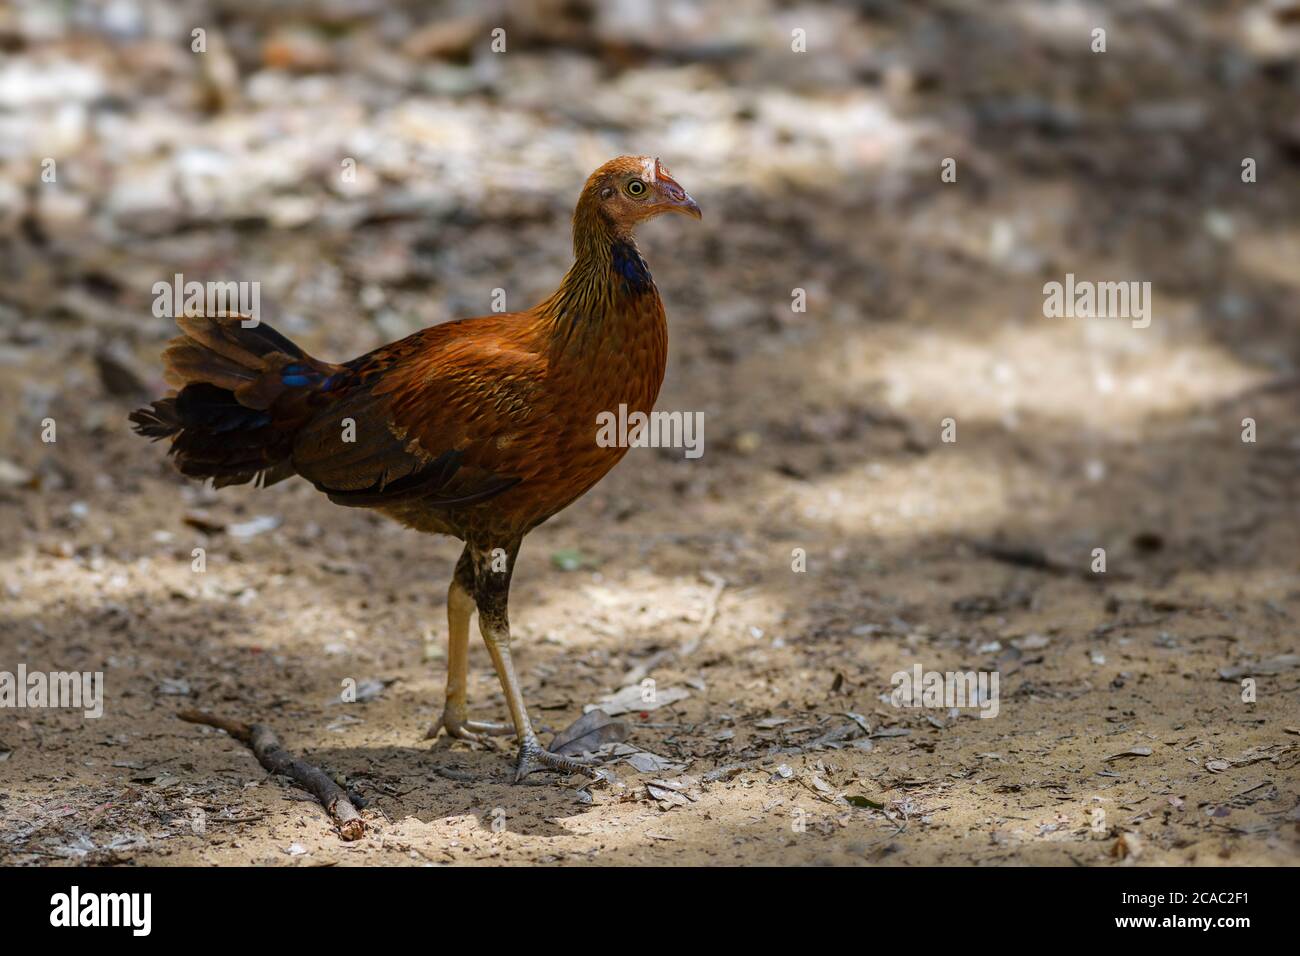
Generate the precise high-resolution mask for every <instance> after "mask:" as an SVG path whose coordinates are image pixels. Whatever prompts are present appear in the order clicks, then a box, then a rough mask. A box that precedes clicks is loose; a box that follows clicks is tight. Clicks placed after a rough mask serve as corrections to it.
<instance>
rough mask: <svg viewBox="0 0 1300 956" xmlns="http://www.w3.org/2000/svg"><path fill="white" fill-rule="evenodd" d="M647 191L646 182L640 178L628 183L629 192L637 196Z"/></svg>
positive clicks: (630, 194)
mask: <svg viewBox="0 0 1300 956" xmlns="http://www.w3.org/2000/svg"><path fill="white" fill-rule="evenodd" d="M645 193H646V184H645V183H644V182H643V181H642V180H640V179H633V180H630V181H629V182H628V184H627V194H628V195H629V196H633V197H635V198H640V197H641V196H644V195H645Z"/></svg>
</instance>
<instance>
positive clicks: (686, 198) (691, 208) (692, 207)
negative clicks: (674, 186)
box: [673, 192, 703, 219]
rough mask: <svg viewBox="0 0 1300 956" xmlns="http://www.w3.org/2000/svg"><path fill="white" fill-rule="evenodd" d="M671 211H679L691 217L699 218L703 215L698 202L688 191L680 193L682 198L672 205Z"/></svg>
mask: <svg viewBox="0 0 1300 956" xmlns="http://www.w3.org/2000/svg"><path fill="white" fill-rule="evenodd" d="M673 212H680V213H681V214H682V215H685V216H690V217H691V218H692V219H700V218H702V216H703V213H701V212H700V204H699V203H697V202H696V201H695V200H694V199H692V198H691V196H690V193H687V192H683V193H682V198H681V199H679V200H678V201H677V202H676V204H675V205H674V206H673Z"/></svg>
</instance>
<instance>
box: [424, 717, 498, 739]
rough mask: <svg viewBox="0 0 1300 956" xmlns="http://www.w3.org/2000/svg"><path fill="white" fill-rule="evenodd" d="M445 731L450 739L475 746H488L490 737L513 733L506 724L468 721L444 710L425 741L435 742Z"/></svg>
mask: <svg viewBox="0 0 1300 956" xmlns="http://www.w3.org/2000/svg"><path fill="white" fill-rule="evenodd" d="M444 730H445V731H446V732H447V736H448V737H453V738H455V739H456V740H467V741H469V742H470V743H474V744H486V743H487V738H488V737H495V736H500V735H502V734H509V733H513V731H512V730H511V729H510V728H509V727H507V726H506V725H505V724H494V723H491V722H489V721H486V720H466V719H465V718H464V717H460V716H457V715H455V714H450V713H448V712H447V711H445V710H444V711H443V712H442V716H441V717H439V718H438V722H437V723H435V724H434V725H433V726H432V727H430V728H429V732H428V733H426V734H425V735H424V739H425V740H433V739H434V738H435V737H437V736H438V734H439V733H440V732H441V731H444Z"/></svg>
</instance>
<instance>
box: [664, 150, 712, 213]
mask: <svg viewBox="0 0 1300 956" xmlns="http://www.w3.org/2000/svg"><path fill="white" fill-rule="evenodd" d="M655 173H656V176H655V184H656V185H657V186H658V188H659V195H660V197H661V200H662V201H661V202H660V203H659V208H660V210H662V211H663V212H679V213H681V214H682V215H684V216H690V217H691V218H692V219H699V218H701V213H700V204H699V203H697V202H696V201H695V200H694V199H692V198H691V194H690V193H688V192H687V191H686V190H685V189H683V188H682V187H681V184H679V183H678V182H677V180H675V179H673V177H672V176H669V175H668V170H666V169H664V168H663V167H662V166H660V165H659V160H657V159H656V160H655Z"/></svg>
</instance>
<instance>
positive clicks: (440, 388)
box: [131, 156, 700, 780]
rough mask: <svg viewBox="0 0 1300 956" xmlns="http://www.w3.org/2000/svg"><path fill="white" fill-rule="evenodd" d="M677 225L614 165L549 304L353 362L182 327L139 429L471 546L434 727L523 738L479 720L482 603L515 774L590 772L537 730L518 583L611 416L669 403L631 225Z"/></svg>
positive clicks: (219, 477)
mask: <svg viewBox="0 0 1300 956" xmlns="http://www.w3.org/2000/svg"><path fill="white" fill-rule="evenodd" d="M666 212H677V213H684V214H686V215H688V216H693V217H695V218H696V219H698V218H700V207H699V206H698V205H696V203H695V200H693V199H692V198H691V197H690V196H689V195H687V193H686V191H685V190H684V189H682V187H681V186H679V185H678V184H677V182H676V181H675V180H674V179H673V178H672V177H671V176H670V175H669V174H668V171H667V170H666V169H664V167H663V166H661V165H660V163H659V160H658V159H653V158H647V157H635V156H621V157H619V158H618V159H614V160H611V161H610V162H608V163H606V164H605V165H604V166H602V167H600V169H598V170H596V171H595V172H594V173H593V174H592V175H591V177H590V178H589V179H588V180H587V184H586V186H585V187H584V188H583V190H582V195H581V196H580V197H579V199H578V206H577V209H576V210H575V212H574V215H573V254H574V263H573V266H572V267H571V268H570V269H569V271H568V272H567V273H566V274H565V276H564V278H563V280H562V281H561V282H560V287H559V288H558V289H557V290H556V291H555V293H554V294H553V295H551V296H550V297H549V298H548V299H546V300H545V301H543V302H541V303H539V304H538V305H536V306H534V307H533V308H531V309H528V310H527V311H524V312H510V313H500V314H494V315H485V316H480V317H478V318H472V319H461V320H459V321H455V322H447V323H444V324H442V325H437V326H434V327H432V328H428V329H424V330H422V331H420V332H416V333H415V334H414V335H410V336H407V337H406V338H404V339H401V340H400V341H397V342H393V343H392V344H390V345H385V346H383V347H382V348H378V349H376V350H375V351H373V352H370V353H368V354H366V355H363V356H361V357H360V358H356V359H353V360H352V361H350V362H344V363H342V364H333V363H330V362H324V361H321V360H319V359H316V358H312V357H311V356H309V355H307V354H306V353H305V352H303V350H302V349H300V348H298V346H296V345H294V344H293V343H292V342H290V341H289V340H288V339H286V338H285V337H284V336H282V335H280V334H279V333H278V332H275V331H274V330H273V329H271V328H269V327H268V326H266V325H264V324H258V323H252V322H246V321H241V320H240V319H239V318H238V317H233V318H231V317H221V318H218V317H209V316H187V317H183V318H180V319H178V320H177V324H178V325H179V326H180V327H181V330H182V331H183V332H184V334H183V335H181V336H179V337H177V338H174V339H172V340H171V342H170V343H169V344H168V346H167V349H166V351H165V352H164V353H163V360H164V363H165V365H166V376H167V382H168V384H170V385H172V386H174V387H175V388H176V389H178V390H179V391H177V392H176V393H175V394H174V395H172V396H171V397H167V398H163V399H159V400H158V401H155V402H153V403H152V405H150V406H149V407H147V408H142V409H139V410H138V411H136V412H134V413H132V415H131V421H132V422H133V423H134V425H135V428H136V431H137V432H139V433H140V434H141V435H145V436H147V437H149V438H154V439H158V438H170V439H171V450H170V454H171V456H172V458H173V460H174V462H175V464H176V467H177V468H178V469H179V471H180V472H181V474H183V475H186V476H189V477H191V478H202V479H211V480H212V481H213V483H214V484H215V485H216V486H218V487H221V486H223V485H231V484H241V483H245V482H254V483H256V484H258V485H269V484H274V483H275V482H277V481H282V480H284V479H285V478H289V477H292V476H294V475H300V476H302V477H303V478H305V479H307V480H308V481H310V482H311V483H312V484H313V485H315V486H316V488H317V489H318V490H320V491H322V492H324V493H325V494H326V495H328V496H329V499H330V500H331V501H333V502H334V503H336V504H340V505H348V506H352V507H361V508H373V509H375V510H377V511H380V512H382V513H383V514H385V515H388V516H389V517H391V518H393V519H395V520H397V521H400V522H402V523H403V524H405V525H407V526H409V527H411V528H415V529H416V530H418V531H428V532H433V533H437V534H447V535H452V536H453V537H456V538H459V539H460V540H461V541H463V542H465V548H464V550H463V551H462V552H461V556H460V560H459V561H458V562H457V564H456V570H455V572H454V574H453V576H452V581H451V586H450V588H449V590H448V592H447V625H448V631H449V651H448V655H447V694H446V701H445V705H444V708H443V712H442V718H441V720H440V721H439V723H438V724H437V725H435V727H434V729H433V730H432V731H430V734H431V735H432V734H434V733H436V732H437V730H438V729H439V728H441V729H442V730H445V731H446V732H447V733H448V734H450V735H451V736H452V737H458V738H461V739H464V740H478V739H480V735H481V734H485V733H486V734H492V733H508V732H509V728H507V727H504V726H501V725H496V724H489V723H483V722H478V721H472V720H470V719H469V717H468V708H467V702H466V693H465V688H466V673H467V666H468V648H469V625H470V618H471V616H472V615H473V614H474V611H475V610H477V611H478V614H479V630H480V632H481V633H482V635H483V641H484V643H485V644H486V645H487V649H488V653H489V654H490V655H491V657H492V663H493V665H494V666H495V667H496V671H497V675H498V676H499V677H500V679H501V686H502V689H503V690H504V691H505V696H506V701H507V703H508V705H509V707H510V716H511V718H512V719H513V721H514V730H515V734H516V735H517V736H518V739H519V757H518V761H517V764H516V773H515V779H516V780H521V779H523V778H524V777H525V776H527V775H528V774H529V773H531V772H533V771H534V770H538V769H541V768H543V767H548V768H551V769H554V770H559V771H564V772H573V771H579V770H584V769H585V767H584V766H583V765H582V764H579V763H578V762H577V761H574V760H571V759H569V758H568V757H564V756H560V755H558V754H553V753H550V752H548V751H546V750H544V749H543V748H542V746H541V744H540V743H539V742H538V740H537V736H536V735H535V734H534V732H533V727H532V724H531V723H530V722H529V720H528V712H527V710H526V708H525V707H524V700H523V696H522V694H521V693H520V690H519V678H518V677H517V676H516V674H515V667H514V663H513V661H512V659H511V654H510V624H509V619H508V613H507V603H508V597H509V592H510V578H511V574H512V573H513V571H514V566H515V559H516V557H517V555H518V553H519V547H520V544H521V543H522V541H523V538H524V536H525V535H526V534H528V532H529V531H531V530H532V529H533V528H535V527H537V526H538V525H539V524H541V523H542V522H543V521H545V520H546V519H547V518H549V517H551V516H552V515H554V514H555V513H556V512H558V511H560V510H562V509H563V508H565V507H567V506H568V505H570V504H572V503H573V502H574V501H576V500H577V499H578V498H580V497H581V496H582V495H583V494H585V493H586V492H587V491H588V490H589V489H590V488H591V487H592V486H593V485H595V484H596V482H598V481H600V479H601V478H602V477H604V475H605V474H606V473H607V472H608V471H609V470H610V469H611V468H613V467H614V465H616V464H617V463H618V461H619V459H621V458H622V457H623V455H624V454H625V453H626V452H627V449H626V448H625V447H602V445H601V444H598V443H597V440H596V436H597V416H598V415H599V414H600V413H601V412H614V411H616V410H617V409H618V408H619V406H620V405H626V406H627V410H628V414H629V416H630V415H631V413H632V412H643V413H646V414H648V413H649V412H650V411H651V410H652V409H653V408H654V403H655V399H656V398H657V397H658V395H659V386H660V385H661V383H662V382H663V376H664V368H665V366H666V364H667V355H668V336H667V328H666V325H665V321H664V308H663V303H662V302H661V301H660V299H659V292H658V290H657V289H656V288H655V284H654V281H653V280H652V279H651V277H650V270H649V269H648V268H647V267H646V263H645V260H644V259H643V258H642V257H641V254H640V253H639V252H638V251H637V247H636V243H635V241H634V239H633V230H634V229H635V227H636V226H637V225H638V224H639V223H641V222H644V221H645V220H647V219H651V218H653V217H655V216H658V215H659V214H661V213H666ZM245 325H251V326H252V327H251V328H246V327H245Z"/></svg>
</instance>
